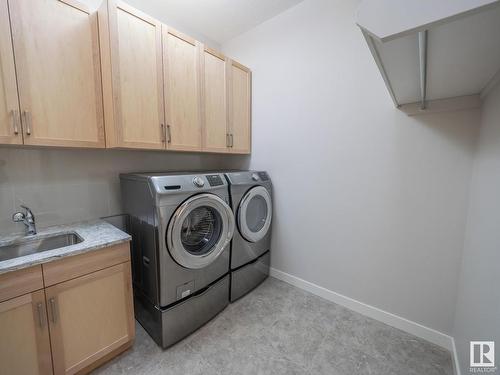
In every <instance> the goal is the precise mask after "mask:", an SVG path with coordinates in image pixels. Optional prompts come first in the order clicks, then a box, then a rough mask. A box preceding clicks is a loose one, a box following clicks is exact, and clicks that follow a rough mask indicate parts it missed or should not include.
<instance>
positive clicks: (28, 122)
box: [23, 111, 31, 135]
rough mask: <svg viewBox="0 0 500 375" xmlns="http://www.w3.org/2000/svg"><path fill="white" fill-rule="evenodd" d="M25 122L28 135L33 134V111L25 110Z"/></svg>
mask: <svg viewBox="0 0 500 375" xmlns="http://www.w3.org/2000/svg"><path fill="white" fill-rule="evenodd" d="M23 117H24V122H25V123H26V135H31V113H30V112H28V111H23Z"/></svg>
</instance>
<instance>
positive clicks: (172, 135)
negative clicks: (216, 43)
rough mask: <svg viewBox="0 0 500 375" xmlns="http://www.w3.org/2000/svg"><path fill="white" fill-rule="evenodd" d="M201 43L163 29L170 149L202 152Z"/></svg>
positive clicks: (171, 30) (167, 28) (168, 141)
mask: <svg viewBox="0 0 500 375" xmlns="http://www.w3.org/2000/svg"><path fill="white" fill-rule="evenodd" d="M201 50H202V46H201V44H200V43H199V42H198V41H196V40H194V39H192V38H190V37H188V36H186V35H184V34H181V33H179V32H178V31H175V30H173V29H172V28H169V27H166V26H163V64H164V66H163V72H164V82H165V112H166V117H167V148H168V149H171V150H180V151H199V150H201V114H200V106H201V80H200V54H201Z"/></svg>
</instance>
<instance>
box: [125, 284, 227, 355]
mask: <svg viewBox="0 0 500 375" xmlns="http://www.w3.org/2000/svg"><path fill="white" fill-rule="evenodd" d="M228 295H229V275H226V276H225V277H224V278H222V279H220V280H219V281H217V282H215V283H214V284H212V285H210V286H209V287H208V288H207V289H204V290H202V291H200V293H197V294H194V295H191V296H189V297H187V298H186V299H185V300H183V301H180V302H179V303H176V304H175V305H173V306H171V307H168V308H165V309H159V308H158V307H156V306H154V305H153V304H151V303H150V302H149V301H147V300H146V299H144V298H141V296H140V295H139V294H136V296H135V298H134V300H135V315H136V316H135V317H136V319H137V320H138V321H139V323H141V325H142V326H143V327H144V329H145V330H146V331H147V332H148V333H149V334H150V335H151V337H152V338H153V339H154V340H155V341H156V343H157V344H158V345H159V346H161V347H162V348H164V349H165V348H168V347H169V346H172V345H173V344H175V343H176V342H178V341H180V340H182V339H183V338H185V337H186V336H188V335H189V334H190V333H192V332H194V331H196V330H197V329H198V328H199V327H201V326H202V325H203V324H205V323H206V322H208V321H209V320H211V319H212V318H213V317H215V316H216V315H217V314H218V313H219V312H221V311H222V310H224V308H225V307H226V306H227V305H228V304H229V300H228Z"/></svg>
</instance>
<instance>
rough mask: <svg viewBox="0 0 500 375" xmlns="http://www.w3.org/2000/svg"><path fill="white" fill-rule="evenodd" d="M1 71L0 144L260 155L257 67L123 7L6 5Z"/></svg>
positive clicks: (107, 0)
mask: <svg viewBox="0 0 500 375" xmlns="http://www.w3.org/2000/svg"><path fill="white" fill-rule="evenodd" d="M11 31H12V32H11ZM0 68H1V69H0V144H25V145H35V146H61V147H94V148H100V147H108V148H135V149H147V150H173V151H206V152H219V153H238V154H247V153H250V151H251V72H250V70H249V69H248V68H246V67H244V66H243V65H241V64H239V63H237V62H235V61H233V60H230V59H228V58H226V57H225V56H224V55H222V54H221V53H219V52H217V51H214V50H211V49H209V48H205V46H204V45H203V44H202V43H200V42H198V41H196V40H195V39H193V38H191V37H189V36H187V35H184V34H182V33H180V32H178V31H176V30H174V29H172V28H170V27H167V26H166V25H162V24H161V23H160V22H159V21H158V20H156V19H154V18H153V17H150V16H148V15H146V14H144V13H142V12H140V11H138V10H136V9H134V8H132V7H130V6H129V5H127V4H125V3H123V2H122V1H119V0H104V1H103V3H102V5H101V7H100V8H99V10H98V12H93V13H92V12H90V11H89V10H88V9H87V8H86V7H85V6H83V5H81V4H79V3H78V2H77V1H75V0H0ZM104 128H105V129H104Z"/></svg>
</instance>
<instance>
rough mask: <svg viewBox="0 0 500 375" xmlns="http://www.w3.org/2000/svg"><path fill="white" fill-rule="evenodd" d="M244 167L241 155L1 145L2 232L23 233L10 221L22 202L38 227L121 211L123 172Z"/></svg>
mask: <svg viewBox="0 0 500 375" xmlns="http://www.w3.org/2000/svg"><path fill="white" fill-rule="evenodd" d="M245 166H246V158H245V157H241V156H220V155H209V154H186V153H172V152H144V151H114V150H57V149H17V148H6V147H4V148H0V235H5V234H9V233H15V232H20V233H22V232H23V231H24V229H25V228H24V225H23V224H20V223H18V224H15V223H13V222H12V220H11V216H12V214H13V213H14V212H15V211H16V210H19V205H20V204H24V205H27V206H28V207H30V208H31V209H32V210H33V212H34V214H35V216H36V221H37V225H38V226H39V227H44V226H49V225H55V224H63V223H70V222H75V221H82V220H87V219H95V218H99V217H102V216H110V215H116V214H120V213H122V209H121V202H120V200H121V197H120V180H119V177H118V176H119V174H120V173H125V172H133V171H136V172H137V171H168V170H200V169H217V168H244V167H245Z"/></svg>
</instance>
